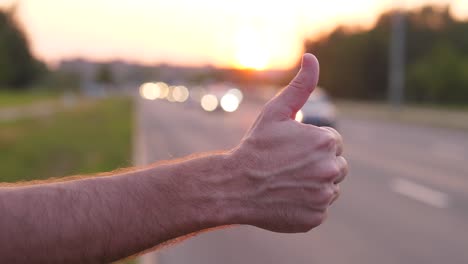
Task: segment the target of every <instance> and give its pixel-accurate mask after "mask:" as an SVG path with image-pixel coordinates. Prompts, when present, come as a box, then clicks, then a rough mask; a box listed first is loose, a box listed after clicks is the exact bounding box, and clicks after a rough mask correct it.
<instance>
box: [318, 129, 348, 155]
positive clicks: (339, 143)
mask: <svg viewBox="0 0 468 264" xmlns="http://www.w3.org/2000/svg"><path fill="white" fill-rule="evenodd" d="M321 128H322V129H325V130H327V131H328V132H330V133H332V135H333V137H334V138H335V140H336V155H337V156H341V154H343V147H344V146H343V137H342V136H341V135H340V133H338V131H336V129H334V128H332V127H321Z"/></svg>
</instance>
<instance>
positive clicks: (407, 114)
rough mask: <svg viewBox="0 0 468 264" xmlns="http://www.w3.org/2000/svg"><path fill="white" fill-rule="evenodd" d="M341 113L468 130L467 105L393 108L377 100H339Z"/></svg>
mask: <svg viewBox="0 0 468 264" xmlns="http://www.w3.org/2000/svg"><path fill="white" fill-rule="evenodd" d="M337 107H338V110H339V113H340V115H343V116H346V117H351V118H365V119H374V120H385V121H394V122H402V123H410V124H416V125H423V126H431V127H443V128H451V129H461V130H465V131H468V107H467V106H457V107H453V106H448V107H442V106H430V105H406V106H403V107H401V108H400V109H393V108H392V107H390V106H389V105H388V104H384V103H375V102H372V103H371V102H356V101H338V102H337Z"/></svg>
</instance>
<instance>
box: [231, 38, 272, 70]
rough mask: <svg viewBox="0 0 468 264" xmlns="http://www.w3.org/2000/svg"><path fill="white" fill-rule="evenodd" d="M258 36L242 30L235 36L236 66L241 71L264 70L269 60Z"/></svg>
mask: <svg viewBox="0 0 468 264" xmlns="http://www.w3.org/2000/svg"><path fill="white" fill-rule="evenodd" d="M261 40H262V39H261V38H260V35H259V34H255V32H254V31H253V30H249V29H244V30H242V31H240V32H239V34H238V35H237V46H236V54H235V56H236V66H237V67H238V68H241V69H254V70H265V69H266V68H267V67H268V63H269V60H270V56H269V52H268V49H267V47H266V45H265V43H263V42H262V41H261Z"/></svg>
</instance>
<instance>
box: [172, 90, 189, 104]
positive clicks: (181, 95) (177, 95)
mask: <svg viewBox="0 0 468 264" xmlns="http://www.w3.org/2000/svg"><path fill="white" fill-rule="evenodd" d="M189 94H190V93H189V90H188V89H187V87H185V86H176V87H174V89H173V90H172V96H173V97H174V100H175V101H176V102H180V103H183V102H185V101H187V99H188V98H189Z"/></svg>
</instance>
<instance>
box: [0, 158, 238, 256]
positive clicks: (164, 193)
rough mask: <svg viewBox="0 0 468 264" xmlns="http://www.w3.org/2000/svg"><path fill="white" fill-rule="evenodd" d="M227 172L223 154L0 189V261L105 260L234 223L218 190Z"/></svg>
mask: <svg viewBox="0 0 468 264" xmlns="http://www.w3.org/2000/svg"><path fill="white" fill-rule="evenodd" d="M226 166H229V164H228V163H227V162H226V155H224V154H216V155H208V156H205V157H200V158H194V159H190V160H185V161H179V162H173V163H170V164H165V165H159V166H152V167H149V168H147V169H142V170H138V171H133V172H127V173H123V174H121V175H115V176H111V177H96V178H87V179H82V180H76V181H69V182H61V183H52V184H42V185H33V186H24V187H13V188H3V189H0V210H1V212H2V213H1V215H2V216H1V218H0V228H1V230H2V231H1V236H0V244H1V245H2V246H1V247H0V259H2V262H15V261H22V262H27V261H31V260H34V261H37V262H47V263H54V262H55V263H59V262H60V263H64V262H67V263H73V262H76V263H83V262H86V263H92V262H108V261H113V260H117V259H120V258H123V257H126V256H129V255H132V254H135V253H138V252H141V251H143V250H145V249H148V248H151V247H154V246H156V245H158V244H160V243H162V242H164V241H167V240H170V239H173V238H176V237H179V236H183V235H185V234H189V233H192V232H196V231H199V230H202V229H206V228H210V227H215V226H220V225H225V224H231V223H233V222H236V221H235V220H234V219H235V218H236V215H237V214H238V213H239V212H238V211H237V210H236V208H235V207H233V204H232V201H228V200H229V199H227V198H226V197H225V195H223V194H222V193H221V192H220V189H221V188H219V187H220V186H219V185H221V184H224V182H222V181H223V180H220V179H225V180H227V181H228V180H229V178H230V176H229V175H226V174H227V173H230V171H232V170H227V168H226ZM220 176H223V177H220ZM225 198H226V199H225ZM231 200H232V199H231ZM227 203H230V204H229V206H228V205H227Z"/></svg>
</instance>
